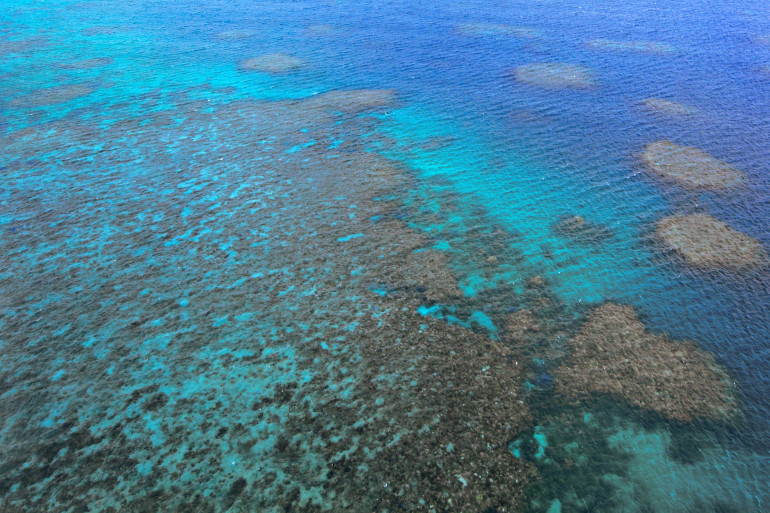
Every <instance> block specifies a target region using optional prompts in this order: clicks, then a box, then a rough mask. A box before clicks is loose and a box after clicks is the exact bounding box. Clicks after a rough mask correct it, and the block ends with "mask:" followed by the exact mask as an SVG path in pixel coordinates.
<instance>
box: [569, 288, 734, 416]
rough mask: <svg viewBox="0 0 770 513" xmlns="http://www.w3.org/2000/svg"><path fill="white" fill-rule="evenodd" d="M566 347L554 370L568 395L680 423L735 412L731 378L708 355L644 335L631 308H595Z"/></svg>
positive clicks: (691, 345)
mask: <svg viewBox="0 0 770 513" xmlns="http://www.w3.org/2000/svg"><path fill="white" fill-rule="evenodd" d="M568 345H569V351H570V352H569V355H568V357H567V359H566V362H565V364H564V365H562V366H561V367H560V368H559V369H557V371H556V386H557V390H558V391H559V392H560V393H562V394H564V395H566V396H569V397H579V396H581V395H583V394H591V393H598V394H609V395H612V396H614V397H616V398H618V399H623V400H624V401H626V402H628V403H629V404H631V405H633V406H637V407H639V408H642V409H645V410H650V411H653V412H655V413H657V414H660V415H662V416H664V417H666V418H669V419H673V420H676V421H680V422H690V421H692V420H695V419H697V418H701V417H702V418H710V419H716V420H730V419H732V418H735V417H736V416H737V415H738V414H739V409H738V403H737V401H736V399H735V390H733V387H732V385H731V382H730V379H729V376H728V375H727V373H726V372H725V370H724V369H722V368H721V367H720V366H719V365H718V364H717V363H716V362H715V361H714V359H713V357H712V356H711V355H710V354H709V353H707V352H705V351H703V350H701V349H699V348H698V346H697V344H695V343H694V342H689V341H675V340H671V339H669V338H668V337H667V336H665V335H655V334H653V333H650V332H648V331H647V329H646V328H645V326H644V324H642V322H641V321H640V320H639V318H638V317H637V315H636V312H634V309H633V308H632V307H630V306H625V305H618V304H613V303H606V304H604V305H602V306H600V307H598V308H596V309H595V310H593V311H592V312H590V313H589V315H588V318H587V319H586V321H585V323H584V324H583V326H582V327H581V329H580V331H579V332H578V334H577V335H575V336H574V337H573V338H572V339H571V340H570V341H569V344H568Z"/></svg>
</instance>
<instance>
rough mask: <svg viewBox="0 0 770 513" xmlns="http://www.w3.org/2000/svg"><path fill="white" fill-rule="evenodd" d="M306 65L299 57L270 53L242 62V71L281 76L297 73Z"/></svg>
mask: <svg viewBox="0 0 770 513" xmlns="http://www.w3.org/2000/svg"><path fill="white" fill-rule="evenodd" d="M304 65H305V61H304V60H302V59H300V58H299V57H294V56H293V55H289V54H286V53H269V54H266V55H260V56H259V57H252V58H251V59H246V60H245V61H243V62H241V69H244V70H249V71H261V72H264V73H271V74H274V75H280V74H284V73H289V72H291V71H296V70H298V69H300V68H301V67H302V66H304Z"/></svg>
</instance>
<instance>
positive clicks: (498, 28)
mask: <svg viewBox="0 0 770 513" xmlns="http://www.w3.org/2000/svg"><path fill="white" fill-rule="evenodd" d="M457 31H458V32H459V33H460V34H462V35H464V36H512V37H520V38H523V39H534V38H536V37H539V35H540V33H539V32H538V31H537V30H535V29H533V28H529V27H514V26H511V25H503V24H499V23H461V24H460V25H458V26H457Z"/></svg>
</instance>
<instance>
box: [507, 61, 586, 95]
mask: <svg viewBox="0 0 770 513" xmlns="http://www.w3.org/2000/svg"><path fill="white" fill-rule="evenodd" d="M513 76H514V77H515V78H516V80H518V81H519V82H521V83H524V84H528V85H532V86H537V87H544V88H549V89H564V88H572V89H588V88H591V87H594V86H595V85H596V80H595V79H594V76H593V73H592V72H591V70H590V69H588V68H586V67H584V66H580V65H578V64H566V63H561V62H543V63H534V64H525V65H523V66H519V67H517V68H516V69H514V70H513Z"/></svg>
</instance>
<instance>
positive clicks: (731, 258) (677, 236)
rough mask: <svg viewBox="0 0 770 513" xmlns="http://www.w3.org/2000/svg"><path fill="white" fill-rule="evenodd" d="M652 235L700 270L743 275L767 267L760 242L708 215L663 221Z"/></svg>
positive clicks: (679, 217)
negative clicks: (763, 266) (735, 272)
mask: <svg viewBox="0 0 770 513" xmlns="http://www.w3.org/2000/svg"><path fill="white" fill-rule="evenodd" d="M655 234H656V235H657V237H658V238H659V239H660V240H661V241H662V242H663V244H665V245H666V246H667V247H668V248H670V249H672V250H674V251H676V253H677V254H679V255H680V256H681V257H682V258H683V259H684V261H685V262H686V263H687V264H688V265H690V266H693V267H697V268H700V269H729V270H731V271H742V270H748V269H752V268H756V267H758V266H761V265H765V264H766V263H767V252H766V251H765V248H764V247H763V246H762V243H761V242H759V241H758V240H756V239H754V238H752V237H749V236H748V235H746V234H744V233H741V232H739V231H738V230H735V229H733V228H730V226H728V225H727V224H725V223H723V222H722V221H720V220H718V219H715V218H713V217H711V216H710V215H707V214H691V215H686V216H671V217H666V218H664V219H661V220H660V221H658V223H657V224H656V226H655Z"/></svg>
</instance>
